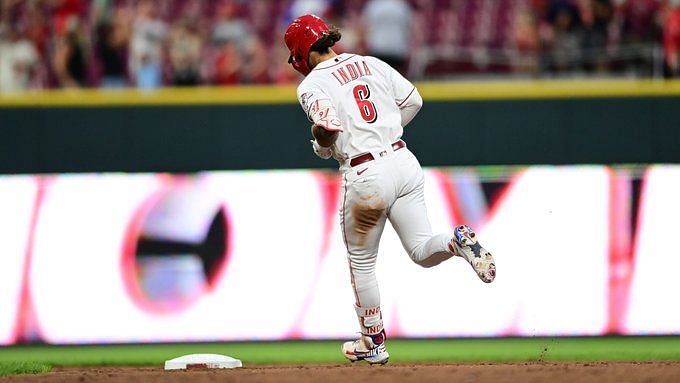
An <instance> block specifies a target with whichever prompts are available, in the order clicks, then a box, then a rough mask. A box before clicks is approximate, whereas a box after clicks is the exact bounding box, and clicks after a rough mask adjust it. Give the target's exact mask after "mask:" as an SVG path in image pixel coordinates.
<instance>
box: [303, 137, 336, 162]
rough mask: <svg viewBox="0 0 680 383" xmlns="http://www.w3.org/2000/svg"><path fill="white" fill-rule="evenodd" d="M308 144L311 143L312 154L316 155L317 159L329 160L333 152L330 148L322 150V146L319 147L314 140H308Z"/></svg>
mask: <svg viewBox="0 0 680 383" xmlns="http://www.w3.org/2000/svg"><path fill="white" fill-rule="evenodd" d="M309 142H311V143H312V148H313V149H314V154H316V155H317V156H318V157H319V158H323V159H324V160H327V159H329V158H331V156H332V155H333V150H331V148H324V147H323V146H321V145H319V143H318V142H316V140H310V141H309Z"/></svg>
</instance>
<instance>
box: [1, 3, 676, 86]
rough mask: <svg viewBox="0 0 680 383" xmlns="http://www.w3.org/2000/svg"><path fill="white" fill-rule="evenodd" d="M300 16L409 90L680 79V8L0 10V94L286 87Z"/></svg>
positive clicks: (78, 6)
mask: <svg viewBox="0 0 680 383" xmlns="http://www.w3.org/2000/svg"><path fill="white" fill-rule="evenodd" d="M304 13H315V14H318V15H320V16H323V17H325V18H326V19H327V20H328V21H329V22H330V23H332V24H335V25H337V26H339V27H340V28H341V30H342V33H343V38H342V40H341V42H340V46H339V49H340V50H342V51H351V52H356V53H362V54H370V55H374V56H378V57H380V58H382V59H383V60H385V61H387V62H388V63H390V64H391V65H393V66H395V67H396V68H398V69H399V70H400V71H402V72H403V73H404V74H408V75H410V76H411V77H413V78H438V77H445V76H450V75H458V74H482V75H484V74H495V73H504V74H509V73H511V74H516V73H519V74H522V75H528V76H536V75H553V74H561V73H567V74H568V73H594V74H604V75H610V74H612V73H623V74H627V73H635V74H636V75H642V76H652V75H659V73H665V75H667V76H672V75H677V74H678V73H680V70H679V65H680V64H679V61H680V60H678V54H679V50H680V0H280V1H277V0H156V1H152V0H0V91H13V90H22V89H36V88H37V89H42V88H69V87H71V88H73V87H128V86H134V87H139V88H147V89H148V88H157V87H161V86H194V85H232V84H269V83H294V82H296V81H297V80H298V75H297V74H296V73H295V72H294V71H293V70H292V69H291V68H290V67H289V65H287V63H286V62H287V57H288V52H287V50H286V48H285V46H284V44H283V38H282V34H283V31H284V30H285V27H286V25H287V24H288V23H289V22H290V21H291V20H292V19H293V18H295V17H296V16H298V15H301V14H304Z"/></svg>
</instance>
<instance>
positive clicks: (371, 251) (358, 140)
mask: <svg viewBox="0 0 680 383" xmlns="http://www.w3.org/2000/svg"><path fill="white" fill-rule="evenodd" d="M339 40H340V32H339V31H338V30H337V29H335V28H333V29H331V28H329V27H328V26H327V25H326V23H324V21H323V20H321V19H320V18H319V17H317V16H314V15H304V16H301V17H299V18H297V19H295V20H293V22H292V23H291V24H290V25H289V26H288V29H287V30H286V33H285V42H286V45H287V46H288V49H289V50H290V58H289V60H288V62H289V63H290V64H292V65H293V67H294V68H295V69H296V70H297V71H298V72H300V73H302V74H303V75H304V76H306V77H305V79H304V80H303V81H302V83H301V84H300V85H299V87H298V90H297V96H298V99H299V101H300V104H301V105H302V108H303V109H304V111H305V113H307V117H308V118H309V120H310V121H311V122H312V123H313V125H312V135H313V136H314V140H313V141H312V146H313V149H314V152H315V153H316V155H318V156H319V157H321V158H323V159H329V158H331V157H333V158H335V159H336V160H337V161H338V162H339V164H340V171H341V172H342V187H343V195H342V197H341V198H342V207H341V210H340V218H341V221H340V222H341V223H340V224H341V228H342V233H343V239H344V242H345V246H346V247H347V254H348V260H349V268H350V275H351V282H352V287H353V289H354V294H355V298H356V303H355V309H356V313H357V316H358V319H359V325H360V327H361V337H360V339H358V340H356V341H353V342H346V343H345V344H343V346H342V351H343V353H344V355H345V357H346V358H347V359H349V360H350V361H353V362H354V361H357V360H365V361H367V362H368V363H371V364H384V363H387V361H388V358H389V354H388V353H387V349H386V348H385V339H386V336H385V330H384V328H383V320H382V314H381V312H380V292H379V290H378V282H377V280H376V276H375V265H376V259H377V255H378V244H379V242H380V236H381V235H382V231H383V228H384V226H385V221H386V220H387V219H389V220H390V222H391V223H392V226H393V227H394V229H395V231H396V232H397V234H398V235H399V238H400V239H401V242H402V245H403V246H404V249H405V250H406V251H407V252H408V254H409V256H410V257H411V259H412V260H413V261H414V262H415V263H417V264H418V265H420V266H423V267H432V266H436V265H438V264H440V263H441V262H443V261H445V260H447V259H449V258H451V257H453V256H460V257H463V258H464V259H466V260H467V261H468V262H469V263H470V265H472V268H473V269H474V271H475V272H476V273H477V275H478V276H479V278H480V279H481V280H482V281H484V282H486V283H490V282H492V281H493V280H494V278H495V276H496V266H495V263H494V259H493V257H492V256H491V254H490V253H489V252H488V251H486V250H485V249H484V248H483V247H482V246H481V245H480V244H479V242H478V241H477V238H476V236H475V233H474V232H473V231H472V230H471V229H470V228H469V227H468V226H466V225H461V226H458V227H456V228H455V229H454V233H453V235H447V234H438V235H434V234H432V229H431V227H430V222H429V220H428V217H427V210H426V207H425V199H424V195H423V185H424V176H423V171H422V169H421V167H420V164H419V163H418V160H417V159H416V157H415V156H414V155H413V153H411V151H409V150H408V148H407V147H406V143H405V142H404V141H403V140H402V139H401V135H402V133H403V129H404V127H405V126H406V125H408V123H409V122H411V120H413V118H414V117H415V115H416V114H417V113H418V111H419V110H420V108H421V106H422V104H423V100H422V98H421V97H420V94H419V93H418V90H417V89H416V87H415V86H413V84H411V83H410V82H409V81H408V80H407V79H405V78H404V77H403V76H402V75H400V74H399V72H397V71H396V70H394V69H392V68H391V67H390V66H389V65H387V64H385V63H384V62H383V61H380V60H378V59H376V58H374V57H369V56H360V55H355V54H349V53H342V54H336V53H335V52H334V51H333V49H331V47H332V46H333V45H334V44H335V43H336V42H337V41H339Z"/></svg>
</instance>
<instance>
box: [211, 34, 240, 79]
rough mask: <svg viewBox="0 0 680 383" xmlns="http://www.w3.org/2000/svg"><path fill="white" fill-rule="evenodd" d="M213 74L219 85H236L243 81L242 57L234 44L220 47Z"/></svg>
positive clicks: (223, 44) (226, 43) (224, 44)
mask: <svg viewBox="0 0 680 383" xmlns="http://www.w3.org/2000/svg"><path fill="white" fill-rule="evenodd" d="M213 72H214V77H215V84H217V85H236V84H238V83H239V82H240V81H241V55H240V53H239V50H238V47H237V46H236V44H235V43H234V42H231V41H227V42H224V43H222V45H220V47H219V50H218V51H217V55H216V56H215V64H214V70H213Z"/></svg>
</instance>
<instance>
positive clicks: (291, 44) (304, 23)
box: [284, 15, 329, 76]
mask: <svg viewBox="0 0 680 383" xmlns="http://www.w3.org/2000/svg"><path fill="white" fill-rule="evenodd" d="M328 31H329V29H328V25H326V23H325V22H324V21H323V20H321V18H320V17H318V16H314V15H304V16H300V17H298V18H297V19H295V20H293V22H292V23H290V25H289V26H288V29H286V34H285V36H284V39H285V40H286V46H287V47H288V50H290V58H288V63H289V64H293V68H295V70H297V71H298V72H300V73H302V74H303V75H305V76H307V75H308V74H309V72H311V71H312V68H310V67H309V50H310V49H311V48H312V45H314V43H316V42H317V41H319V40H320V39H321V38H322V37H324V36H325V35H326V34H327V33H328Z"/></svg>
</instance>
